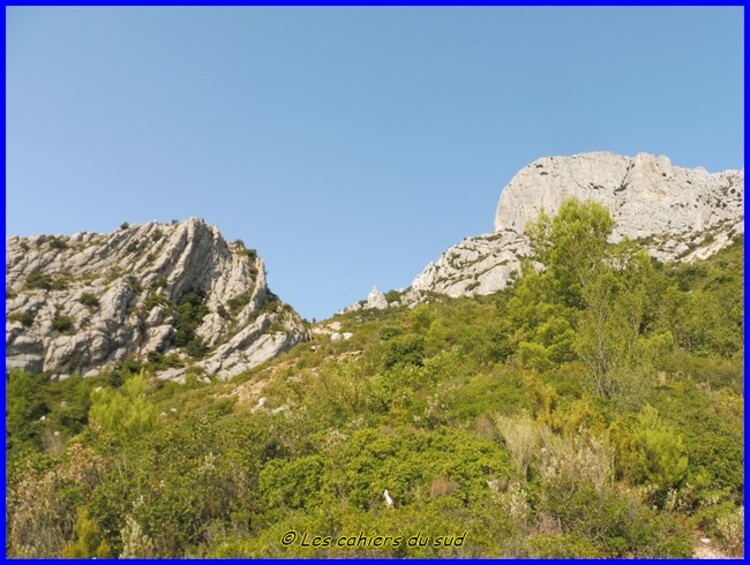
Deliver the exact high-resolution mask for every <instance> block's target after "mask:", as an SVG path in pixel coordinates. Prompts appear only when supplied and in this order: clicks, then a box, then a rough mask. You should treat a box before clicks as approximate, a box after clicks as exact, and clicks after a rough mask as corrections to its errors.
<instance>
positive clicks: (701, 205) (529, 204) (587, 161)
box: [405, 152, 745, 302]
mask: <svg viewBox="0 0 750 565" xmlns="http://www.w3.org/2000/svg"><path fill="white" fill-rule="evenodd" d="M568 197H575V198H578V199H579V200H594V201H596V202H599V203H601V204H603V205H605V206H607V207H608V208H609V210H610V212H611V213H612V215H613V217H614V219H615V220H616V222H617V228H616V231H615V233H614V234H613V239H614V240H618V239H619V238H621V237H623V236H627V237H629V238H630V239H634V240H638V241H640V242H641V243H643V244H644V245H645V246H646V247H647V248H648V249H649V252H650V253H651V254H652V255H653V256H654V257H656V258H658V259H659V260H661V261H670V260H679V261H688V262H689V261H693V260H696V259H704V258H706V257H709V256H710V255H712V254H714V253H716V252H717V251H719V250H720V249H722V248H723V247H726V246H727V245H729V244H730V243H731V241H732V238H733V237H734V236H736V235H739V234H742V233H744V200H745V177H744V171H725V172H721V173H709V172H708V171H706V170H705V169H703V168H697V169H685V168H681V167H676V166H674V165H672V163H671V162H670V161H669V159H668V158H667V157H655V156H653V155H648V154H645V153H641V154H639V155H636V156H635V157H633V158H630V157H624V156H621V155H616V154H614V153H604V152H599V153H586V154H582V155H574V156H572V157H545V158H543V159H539V160H537V161H534V162H533V163H531V164H530V165H528V166H526V167H525V168H523V169H522V170H521V171H519V172H518V174H516V176H515V177H513V179H512V180H511V181H510V183H508V185H507V186H506V187H505V188H504V189H503V191H502V194H501V197H500V201H499V203H498V206H497V212H496V214H495V226H494V228H495V231H494V233H491V234H485V235H480V236H478V237H471V238H467V239H464V240H463V241H462V242H460V243H459V244H457V245H455V246H453V247H451V248H450V249H448V250H447V251H446V252H445V253H443V254H442V255H441V257H440V258H439V259H438V260H437V261H435V262H434V263H430V264H429V265H428V266H427V267H426V268H425V269H424V271H422V273H420V274H419V275H418V276H417V277H416V278H415V279H414V281H413V283H412V285H411V287H410V289H409V290H408V292H407V293H406V294H405V295H406V296H408V297H410V298H409V299H410V301H411V302H414V301H418V300H421V299H423V297H424V296H423V295H424V293H425V292H426V291H431V292H437V293H440V294H447V295H449V296H466V295H473V294H489V293H492V292H495V291H497V290H500V289H502V288H504V287H505V286H506V285H507V284H508V282H509V281H510V280H511V279H512V277H514V276H515V274H514V273H516V272H517V271H518V270H519V267H520V258H521V257H523V256H525V255H528V253H529V245H528V240H527V238H526V236H525V235H524V229H525V226H526V224H527V222H529V221H530V220H533V219H535V218H537V217H538V216H539V213H540V212H541V211H542V210H544V211H545V212H546V213H547V214H550V215H554V214H555V213H556V212H557V210H558V209H559V207H560V203H561V202H562V201H563V200H564V199H565V198H568Z"/></svg>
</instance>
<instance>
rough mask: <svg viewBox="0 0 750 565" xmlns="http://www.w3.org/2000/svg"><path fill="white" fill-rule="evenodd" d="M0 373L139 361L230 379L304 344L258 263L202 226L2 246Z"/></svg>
mask: <svg viewBox="0 0 750 565" xmlns="http://www.w3.org/2000/svg"><path fill="white" fill-rule="evenodd" d="M6 285H7V286H6V295H7V299H6V337H5V345H6V370H10V369H14V368H22V369H25V370H28V371H32V372H40V371H45V372H49V373H51V374H53V375H58V376H60V377H61V378H64V377H66V376H67V375H70V374H71V373H73V372H74V371H78V372H80V373H82V374H84V375H95V374H97V373H98V372H99V371H101V370H102V369H103V368H105V366H107V365H117V364H118V363H125V362H127V361H128V360H138V361H149V362H151V364H152V366H153V367H155V368H156V369H157V375H158V376H159V378H164V379H172V380H176V381H182V380H184V379H185V377H186V375H187V373H188V372H190V371H192V372H194V373H195V374H196V375H198V376H202V377H207V376H214V377H217V378H222V379H224V378H230V377H232V376H234V375H236V374H238V373H240V372H242V371H244V370H246V369H249V368H251V367H254V366H256V365H258V364H260V363H262V362H264V361H266V360H268V359H270V358H271V357H273V356H275V355H277V354H278V353H280V352H282V351H285V350H287V349H289V348H290V347H291V346H293V345H294V344H296V343H298V342H299V341H301V340H303V339H304V338H305V337H306V330H305V327H304V324H303V322H302V321H301V320H300V318H299V316H298V315H297V313H296V312H295V311H294V310H293V309H292V308H290V307H289V306H287V305H286V304H284V303H283V302H281V301H280V300H279V299H278V297H276V296H275V295H274V294H273V293H272V292H271V291H270V290H269V288H268V285H267V283H266V276H265V268H264V264H263V261H262V260H261V259H260V257H258V256H257V255H256V253H255V251H254V250H251V249H246V248H245V246H244V244H243V243H242V242H241V241H236V242H234V243H228V242H226V241H225V240H224V239H223V237H222V236H221V234H220V233H219V230H218V229H217V228H215V227H213V226H209V225H207V224H206V223H205V222H204V221H203V220H201V219H197V218H191V219H189V220H186V221H184V222H172V223H171V224H160V223H157V222H151V223H148V224H145V225H140V226H129V225H127V224H123V225H122V226H121V227H120V229H119V230H117V231H115V232H114V233H110V234H97V233H86V232H81V233H77V234H75V235H72V236H52V235H39V236H35V237H17V236H14V237H10V238H8V239H7V241H6Z"/></svg>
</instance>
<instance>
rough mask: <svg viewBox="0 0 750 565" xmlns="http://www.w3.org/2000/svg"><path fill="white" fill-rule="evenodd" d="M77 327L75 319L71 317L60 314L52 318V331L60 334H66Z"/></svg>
mask: <svg viewBox="0 0 750 565" xmlns="http://www.w3.org/2000/svg"><path fill="white" fill-rule="evenodd" d="M74 326H75V319H74V318H72V317H71V316H66V315H64V314H58V315H56V316H55V317H54V318H52V329H54V330H55V331H58V332H60V333H65V332H68V331H70V330H72V329H73V328H74Z"/></svg>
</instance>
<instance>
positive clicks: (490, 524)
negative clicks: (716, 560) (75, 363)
mask: <svg viewBox="0 0 750 565" xmlns="http://www.w3.org/2000/svg"><path fill="white" fill-rule="evenodd" d="M612 228H613V224H612V221H611V219H610V218H609V215H608V213H607V212H606V210H604V209H602V208H601V207H599V206H597V205H595V204H591V203H585V204H582V203H578V202H575V201H570V202H567V203H566V204H565V205H564V206H563V207H562V209H561V211H560V213H559V214H558V215H557V216H556V217H554V218H549V217H545V216H543V217H542V218H540V220H539V221H538V222H536V223H535V224H534V225H532V226H529V233H530V235H531V239H532V243H533V248H534V253H535V254H534V260H535V261H537V262H539V263H541V264H543V265H544V268H543V269H542V270H540V271H535V270H533V269H531V268H530V264H531V263H529V265H526V266H525V268H524V273H523V275H522V276H521V277H519V278H518V280H517V282H516V284H515V285H514V286H513V287H512V288H509V289H507V290H506V291H503V292H500V293H497V294H495V295H491V296H485V297H479V298H472V299H468V298H467V299H448V298H445V297H439V296H434V297H432V299H431V300H430V302H429V303H428V304H422V305H420V306H417V307H416V308H413V309H411V310H409V309H406V308H401V309H389V310H385V311H377V310H366V311H359V312H353V313H349V314H347V315H343V316H338V317H337V318H336V320H337V321H339V322H341V324H342V327H343V329H344V330H345V331H350V332H352V333H353V334H354V337H353V338H352V339H350V340H348V341H336V342H334V341H331V340H330V338H329V337H328V336H326V335H322V334H318V335H317V337H315V338H314V339H313V341H312V342H306V343H302V344H300V345H298V346H297V347H296V348H294V349H293V350H291V351H289V352H288V353H286V354H284V355H282V356H280V357H279V358H277V359H275V360H274V361H272V362H270V363H268V364H266V365H264V366H261V367H258V368H257V369H255V370H253V371H250V372H249V373H246V374H244V375H241V376H240V377H238V378H237V379H235V380H233V381H232V382H229V383H219V382H217V383H211V384H200V383H198V382H197V381H195V380H193V381H190V382H188V383H186V384H185V385H178V384H175V383H171V382H162V381H158V380H156V379H154V378H153V377H152V375H151V373H150V370H149V369H156V368H163V366H168V363H170V362H172V361H173V360H171V359H170V358H169V356H168V355H167V356H159V357H158V358H157V357H154V359H149V363H147V364H146V365H144V366H141V365H139V364H137V363H134V362H131V364H130V365H127V364H126V365H122V366H120V367H118V368H115V369H114V370H113V372H112V373H111V374H104V375H102V376H100V377H97V378H95V379H83V378H81V377H79V376H73V377H71V378H70V379H68V380H67V381H65V382H57V381H51V380H49V378H48V377H46V376H45V375H30V374H27V373H24V372H21V371H13V372H11V373H10V375H9V376H8V379H7V388H8V393H7V394H8V396H7V438H6V442H7V446H8V448H7V449H8V451H7V453H8V471H7V476H8V504H7V516H8V520H7V528H8V531H7V534H8V535H7V540H8V546H7V551H8V553H9V555H14V556H35V557H42V556H60V555H62V556H67V557H107V556H120V557H150V556H160V557H164V556H193V557H196V556H209V557H230V556H246V557H263V556H272V557H273V556H305V557H313V556H342V557H347V556H371V557H382V556H393V557H400V556H435V557H450V556H483V557H492V556H495V557H498V556H510V557H684V556H690V555H691V554H692V552H693V543H694V542H693V539H694V535H696V533H697V532H702V533H705V534H706V535H708V536H709V537H711V538H712V539H714V540H716V541H717V542H719V543H720V544H721V545H722V547H723V550H724V551H725V552H726V553H728V554H731V555H738V554H741V552H742V550H743V541H742V540H743V520H744V513H743V505H744V501H743V485H744V482H743V481H744V479H743V460H744V452H743V439H744V438H743V415H744V414H743V405H744V399H743V396H742V394H743V356H744V349H743V340H742V336H743V311H742V299H743V280H744V273H743V262H742V260H743V252H744V244H743V241H742V240H741V239H738V240H736V241H735V243H734V244H733V245H732V246H731V247H729V248H727V249H725V250H723V251H722V252H720V253H719V254H717V255H716V256H714V257H712V258H711V259H709V260H707V261H704V262H700V263H696V264H692V265H681V264H676V265H661V264H658V263H656V262H655V261H653V260H651V259H649V258H648V257H647V255H646V254H645V253H643V252H642V251H641V250H639V249H637V248H635V247H634V245H633V244H632V243H629V242H627V241H626V242H622V243H619V244H616V245H611V244H608V243H607V242H606V239H607V236H608V234H609V233H610V231H611V230H612ZM394 298H395V296H394ZM201 304H202V300H201V299H200V297H193V298H192V299H186V300H184V301H182V302H181V303H180V304H177V305H174V306H172V308H175V311H176V312H178V313H180V312H181V314H180V320H182V321H183V326H184V331H183V333H182V334H181V335H182V337H181V340H182V341H185V342H186V343H189V341H190V339H192V336H191V334H190V328H191V327H192V321H193V320H194V319H195V317H196V316H197V315H200V308H201ZM113 375H116V376H114V377H113ZM261 391H262V392H261ZM245 395H247V398H245ZM261 395H262V396H264V397H265V398H266V402H265V405H263V406H262V407H261V405H260V404H258V403H257V400H258V397H259V396H261ZM385 489H388V490H389V492H390V495H391V496H392V497H393V499H394V500H395V503H396V508H395V509H390V508H387V507H386V506H385V504H384V502H383V491H384V490H385ZM290 531H293V532H295V539H294V541H293V542H292V543H291V544H290V545H288V546H287V545H285V544H284V542H283V539H284V536H285V535H288V532H290ZM378 535H380V536H384V537H383V538H382V539H376V536H378ZM316 536H318V537H317V538H316ZM386 536H390V537H389V538H388V537H386ZM413 536H415V537H413ZM438 536H443V539H442V540H438V539H437V537H438ZM427 538H429V541H427ZM438 541H440V542H441V543H439V544H438ZM412 542H413V543H412ZM422 542H424V543H422ZM449 542H450V543H449Z"/></svg>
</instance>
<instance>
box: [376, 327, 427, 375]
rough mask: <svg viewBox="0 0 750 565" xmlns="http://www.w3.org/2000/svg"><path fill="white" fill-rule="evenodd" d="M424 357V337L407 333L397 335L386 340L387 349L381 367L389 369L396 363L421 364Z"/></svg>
mask: <svg viewBox="0 0 750 565" xmlns="http://www.w3.org/2000/svg"><path fill="white" fill-rule="evenodd" d="M423 359H424V339H423V338H422V336H420V335H417V334H414V333H408V334H405V335H401V336H397V337H395V338H393V339H392V340H390V341H389V342H388V351H387V353H386V356H385V359H384V360H383V367H384V368H385V369H390V368H391V367H395V366H396V365H417V366H422V361H423Z"/></svg>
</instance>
